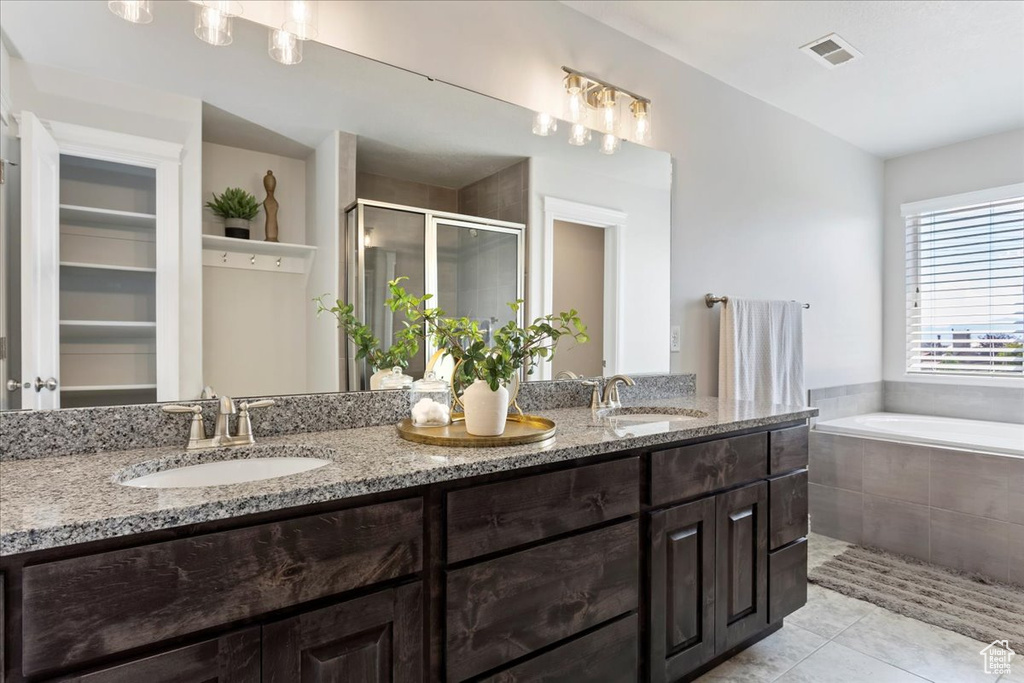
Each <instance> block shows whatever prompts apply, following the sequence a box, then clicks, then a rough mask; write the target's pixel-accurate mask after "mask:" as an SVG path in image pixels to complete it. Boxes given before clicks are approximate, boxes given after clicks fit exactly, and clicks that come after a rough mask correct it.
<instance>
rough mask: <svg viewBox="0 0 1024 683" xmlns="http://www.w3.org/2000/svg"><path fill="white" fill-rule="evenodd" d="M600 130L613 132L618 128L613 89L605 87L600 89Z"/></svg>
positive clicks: (617, 110) (616, 106) (616, 107)
mask: <svg viewBox="0 0 1024 683" xmlns="http://www.w3.org/2000/svg"><path fill="white" fill-rule="evenodd" d="M600 102H601V130H603V131H604V132H605V133H615V132H617V131H618V129H619V107H618V103H617V102H616V100H615V90H613V89H612V88H605V89H604V90H602V91H601V99H600Z"/></svg>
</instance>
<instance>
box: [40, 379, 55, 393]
mask: <svg viewBox="0 0 1024 683" xmlns="http://www.w3.org/2000/svg"><path fill="white" fill-rule="evenodd" d="M35 388H36V391H37V392H38V391H42V390H43V389H49V390H50V391H56V390H57V379H56V378H55V377H51V378H50V379H47V380H44V379H42V378H40V377H36V381H35Z"/></svg>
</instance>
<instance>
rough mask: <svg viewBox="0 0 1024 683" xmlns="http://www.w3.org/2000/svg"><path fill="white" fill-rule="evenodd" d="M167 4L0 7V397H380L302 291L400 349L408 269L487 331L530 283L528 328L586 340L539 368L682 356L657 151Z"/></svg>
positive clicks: (579, 368) (425, 354)
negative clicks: (549, 322) (220, 29)
mask: <svg viewBox="0 0 1024 683" xmlns="http://www.w3.org/2000/svg"><path fill="white" fill-rule="evenodd" d="M156 4H158V5H159V7H158V8H157V9H158V10H159V11H158V12H157V14H156V18H155V19H154V21H153V22H152V23H150V24H146V25H134V24H130V23H127V22H125V21H122V20H120V19H118V18H117V17H115V16H114V15H112V14H111V13H110V12H109V11H108V10H107V9H106V3H104V2H92V1H87V2H61V3H37V2H28V1H22V0H9V1H8V0H5V2H4V17H3V21H4V23H3V42H4V44H3V52H4V55H3V57H4V78H3V79H2V81H3V88H4V96H5V97H4V101H5V102H10V103H11V108H10V111H5V112H4V119H3V130H2V131H0V133H2V142H3V157H4V158H7V159H11V160H12V161H16V162H20V165H19V166H17V167H9V168H8V177H7V182H6V183H5V184H4V185H2V186H0V192H2V197H0V201H2V211H0V214H2V221H3V224H2V226H0V234H2V235H3V239H2V240H0V245H2V254H0V261H2V265H3V276H2V277H3V282H4V288H3V297H2V298H0V299H2V300H0V319H2V320H3V321H4V327H3V330H4V334H5V336H6V338H7V347H8V353H7V355H6V356H3V357H2V358H0V374H2V375H3V377H4V380H5V382H6V381H7V380H12V382H11V384H10V387H11V389H10V390H7V391H4V392H2V393H3V396H2V400H0V407H3V408H59V407H73V406H88V405H112V404H123V403H138V402H150V401H182V400H189V399H194V398H198V397H200V396H202V395H203V394H204V391H205V392H206V393H207V394H210V393H217V394H221V395H247V396H257V395H267V394H275V395H281V394H290V393H313V392H324V391H341V390H349V389H367V388H370V378H371V376H372V375H373V374H374V368H370V367H368V365H367V364H366V363H365V362H361V361H360V362H357V361H356V359H355V357H354V356H355V352H354V349H353V347H352V345H351V344H350V343H349V341H348V339H347V336H346V335H345V334H344V333H343V332H342V331H340V330H339V329H338V327H337V320H335V319H334V318H333V317H332V316H329V315H324V316H319V317H318V316H317V315H316V306H315V305H314V303H313V299H315V298H316V297H319V296H322V295H324V294H327V295H328V296H327V298H328V299H329V300H331V301H333V300H334V299H339V300H341V301H342V302H344V303H351V304H352V305H353V306H354V310H355V312H356V313H357V315H358V316H359V318H360V319H361V320H363V321H365V323H366V324H367V325H368V326H369V329H370V330H371V331H372V333H373V335H375V336H376V337H378V338H379V339H380V340H381V341H382V343H383V344H385V345H386V344H387V340H389V339H390V338H392V337H393V335H394V333H395V331H396V330H397V329H399V327H400V326H401V325H402V319H401V317H397V316H395V315H394V314H392V313H391V312H390V311H389V310H388V309H387V308H386V307H385V306H384V300H385V299H386V297H387V288H386V283H387V282H388V281H389V280H391V279H394V278H396V277H405V278H408V280H407V281H406V282H405V284H406V287H407V289H408V290H409V291H410V292H411V293H413V294H415V295H421V294H428V293H429V294H432V295H433V296H434V299H433V301H434V304H435V305H439V306H440V307H441V308H443V309H445V310H446V311H447V312H448V313H449V314H451V315H455V316H465V317H468V318H470V319H472V320H474V321H476V322H477V323H478V326H479V328H480V329H481V331H482V332H483V333H484V334H485V335H491V334H493V331H494V330H495V329H497V328H498V327H500V326H501V325H503V324H505V323H506V322H508V321H509V320H513V319H515V316H516V314H515V313H513V312H512V310H511V309H510V308H508V307H507V306H506V303H507V302H509V301H514V300H516V299H523V300H525V310H524V311H523V312H522V313H520V314H519V316H520V318H519V322H520V323H525V322H527V321H529V320H532V319H533V318H535V317H537V316H540V315H545V314H549V313H553V312H556V311H560V310H568V309H571V308H575V309H577V310H579V311H580V312H581V314H582V318H583V320H584V322H585V323H586V324H587V325H588V327H589V328H590V336H591V338H592V341H591V342H590V343H589V344H586V345H582V346H579V347H577V348H563V349H561V350H560V353H559V354H558V355H557V356H556V359H557V360H556V362H555V364H554V366H552V365H551V364H547V363H545V364H544V366H543V367H542V368H541V369H540V371H539V372H538V373H537V374H536V375H534V376H533V378H541V379H544V378H550V377H553V376H554V375H555V373H559V372H575V373H579V374H581V375H597V374H612V373H614V372H664V371H667V370H668V366H669V361H668V279H669V275H668V247H669V191H670V190H669V188H670V181H671V163H670V159H669V157H668V155H667V154H665V153H663V152H658V151H656V150H652V149H649V148H645V147H641V146H637V145H634V144H631V143H628V142H624V143H623V144H622V147H621V149H619V150H618V151H617V152H616V153H615V154H614V155H611V156H607V155H604V154H601V153H600V151H599V149H598V148H597V145H596V144H592V145H590V146H588V147H582V148H581V147H574V146H571V145H569V144H568V143H567V141H566V139H565V137H564V136H562V135H557V136H552V137H539V136H535V135H533V134H532V132H531V129H532V124H533V113H532V112H530V111H527V110H524V109H521V108H519V107H516V106H514V105H511V104H508V103H504V102H501V101H497V100H494V99H492V98H489V97H486V96H482V95H479V94H476V93H472V92H469V91H466V90H463V89H460V88H457V87H454V86H451V85H447V84H445V83H442V82H439V81H434V80H430V79H427V78H424V77H422V76H419V75H416V74H413V73H410V72H408V71H404V70H401V69H396V68H393V67H390V66H387V65H384V64H380V63H378V62H374V61H372V60H368V59H364V58H361V57H358V56H356V55H352V54H349V53H346V52H343V51H340V50H336V49H334V48H331V47H328V46H325V45H322V44H317V43H315V42H312V41H309V42H306V43H305V44H304V55H303V60H302V62H301V63H300V64H298V65H294V66H283V65H280V64H276V63H273V62H271V61H270V60H269V58H268V56H267V37H266V36H267V33H266V31H267V29H266V27H264V26H261V25H258V24H255V23H252V22H248V21H245V20H241V19H239V20H237V21H236V22H235V25H234V28H233V42H232V44H231V45H230V46H229V47H222V48H212V47H210V46H208V45H205V44H204V43H202V42H200V41H198V40H196V38H195V37H194V36H193V35H192V32H191V31H190V30H187V28H183V27H188V26H190V25H191V22H192V20H193V17H192V9H193V8H192V7H191V6H190V5H189V3H174V2H168V3H156ZM55 5H59V7H55ZM44 26H45V27H46V30H45V31H44V30H42V29H41V28H40V27H44ZM271 172H272V176H273V179H274V184H276V187H274V188H273V200H272V201H268V193H267V189H266V188H267V185H266V184H265V180H268V183H269V179H268V173H271ZM229 188H239V190H240V192H238V193H237V194H238V198H239V201H238V202H237V203H232V204H231V205H230V206H226V207H225V206H218V207H217V211H216V212H214V211H211V210H210V209H209V208H205V206H206V203H207V202H209V201H211V200H212V199H213V195H214V194H217V195H222V194H223V193H224V192H225V190H228V189H229ZM252 202H255V203H256V204H257V205H258V210H257V212H256V215H255V217H251V212H249V211H247V210H246V209H245V207H244V204H245V203H250V204H251V203H252ZM236 204H237V205H236ZM40 208H42V209H43V210H40ZM250 208H251V207H250ZM268 209H269V210H268ZM236 214H237V215H236ZM275 219H276V220H275ZM268 221H269V223H270V225H268ZM275 227H276V232H277V240H278V241H277V242H273V241H267V237H268V236H269V237H272V236H273V232H274V229H275ZM228 233H230V235H232V236H230V237H229V236H227V235H228ZM246 234H247V235H248V239H240V237H244V236H245V235H246ZM23 283H27V284H26V285H25V286H23ZM627 304H628V305H627ZM435 351H436V349H434V348H433V347H432V346H431V344H430V343H429V342H427V343H425V344H422V345H421V348H420V349H419V350H418V351H417V353H416V354H414V355H413V356H412V357H411V358H409V359H408V366H407V369H406V370H405V372H406V373H407V374H409V375H410V376H412V377H414V378H419V377H421V376H422V375H423V373H424V371H425V370H426V366H427V365H428V362H429V361H430V360H431V359H433V357H434V355H435ZM441 360H442V361H443V359H441ZM436 369H442V368H440V366H438V368H436ZM442 372H443V369H442ZM37 378H38V380H39V381H38V382H37V381H36V380H37ZM50 379H53V380H54V381H55V382H56V387H55V388H54V389H52V390H51V389H49V388H47V384H48V382H47V381H48V380H50ZM50 384H51V385H52V382H51V383H50ZM37 385H38V386H40V387H41V388H40V389H39V390H36V388H35V387H36V386H37Z"/></svg>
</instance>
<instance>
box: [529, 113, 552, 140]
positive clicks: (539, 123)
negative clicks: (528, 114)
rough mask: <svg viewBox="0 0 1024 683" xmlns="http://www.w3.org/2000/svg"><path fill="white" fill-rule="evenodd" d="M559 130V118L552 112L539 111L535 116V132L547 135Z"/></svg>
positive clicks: (535, 133)
mask: <svg viewBox="0 0 1024 683" xmlns="http://www.w3.org/2000/svg"><path fill="white" fill-rule="evenodd" d="M557 130H558V119H556V118H555V117H554V116H552V115H551V114H548V113H545V112H538V113H537V115H536V116H534V117H533V134H534V135H540V136H542V137H547V136H548V135H551V134H553V133H554V132H555V131H557Z"/></svg>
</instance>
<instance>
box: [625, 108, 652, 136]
mask: <svg viewBox="0 0 1024 683" xmlns="http://www.w3.org/2000/svg"><path fill="white" fill-rule="evenodd" d="M629 109H630V111H631V112H632V113H633V140H634V142H640V143H644V142H647V141H649V140H650V139H651V103H650V102H641V101H640V100H634V101H633V103H632V104H630V105H629Z"/></svg>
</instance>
